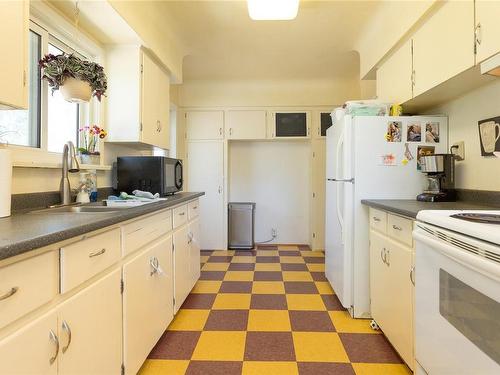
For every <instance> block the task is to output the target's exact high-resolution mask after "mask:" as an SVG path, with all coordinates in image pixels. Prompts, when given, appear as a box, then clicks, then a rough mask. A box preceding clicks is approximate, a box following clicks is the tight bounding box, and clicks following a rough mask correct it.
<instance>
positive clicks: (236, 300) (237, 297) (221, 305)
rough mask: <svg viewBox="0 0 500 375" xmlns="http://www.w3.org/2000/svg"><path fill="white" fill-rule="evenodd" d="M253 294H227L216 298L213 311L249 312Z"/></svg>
mask: <svg viewBox="0 0 500 375" xmlns="http://www.w3.org/2000/svg"><path fill="white" fill-rule="evenodd" d="M250 298H251V294H240V293H227V294H218V295H217V297H215V301H214V305H213V307H212V310H248V309H249V308H250Z"/></svg>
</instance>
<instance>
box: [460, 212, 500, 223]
mask: <svg viewBox="0 0 500 375" xmlns="http://www.w3.org/2000/svg"><path fill="white" fill-rule="evenodd" d="M450 217H453V218H455V219H460V220H467V221H472V222H475V223H484V224H500V215H495V214H476V213H467V212H465V213H462V214H454V215H450Z"/></svg>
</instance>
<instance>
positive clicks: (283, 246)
mask: <svg viewBox="0 0 500 375" xmlns="http://www.w3.org/2000/svg"><path fill="white" fill-rule="evenodd" d="M298 249H299V247H298V246H297V245H278V250H298Z"/></svg>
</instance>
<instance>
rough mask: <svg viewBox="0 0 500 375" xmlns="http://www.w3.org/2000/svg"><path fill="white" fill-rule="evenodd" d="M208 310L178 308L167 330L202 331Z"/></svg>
mask: <svg viewBox="0 0 500 375" xmlns="http://www.w3.org/2000/svg"><path fill="white" fill-rule="evenodd" d="M209 313H210V310H185V309H180V310H179V312H178V313H177V315H176V316H175V318H174V320H173V321H172V323H170V325H169V326H168V330H169V331H202V330H203V327H205V323H206V322H207V319H208V314H209Z"/></svg>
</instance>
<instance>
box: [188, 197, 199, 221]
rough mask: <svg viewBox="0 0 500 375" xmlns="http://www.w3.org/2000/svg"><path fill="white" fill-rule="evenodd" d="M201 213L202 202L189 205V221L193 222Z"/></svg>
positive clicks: (196, 201)
mask: <svg viewBox="0 0 500 375" xmlns="http://www.w3.org/2000/svg"><path fill="white" fill-rule="evenodd" d="M199 212H200V202H199V200H198V199H197V200H195V201H192V202H189V203H188V218H189V220H193V219H194V218H195V217H198V213H199Z"/></svg>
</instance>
